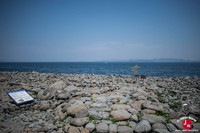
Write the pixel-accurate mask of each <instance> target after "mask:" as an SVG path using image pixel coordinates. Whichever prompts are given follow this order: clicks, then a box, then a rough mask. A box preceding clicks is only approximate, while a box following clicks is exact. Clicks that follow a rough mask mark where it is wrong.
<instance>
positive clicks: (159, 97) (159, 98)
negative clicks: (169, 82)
mask: <svg viewBox="0 0 200 133" xmlns="http://www.w3.org/2000/svg"><path fill="white" fill-rule="evenodd" d="M156 95H157V96H158V100H159V101H160V102H161V103H166V101H165V99H164V98H163V97H162V94H161V93H160V92H157V93H156Z"/></svg>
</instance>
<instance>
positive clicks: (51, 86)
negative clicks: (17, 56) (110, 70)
mask: <svg viewBox="0 0 200 133" xmlns="http://www.w3.org/2000/svg"><path fill="white" fill-rule="evenodd" d="M19 89H25V90H26V91H27V92H28V93H29V94H30V95H31V96H32V97H33V98H34V99H35V100H34V102H32V103H28V104H23V105H16V104H15V103H14V102H13V101H12V99H11V98H10V97H9V96H8V95H7V92H8V91H13V90H19ZM183 116H190V117H192V118H194V119H195V120H197V121H196V122H194V121H192V122H193V126H192V128H191V129H190V130H193V131H190V133H191V132H197V133H198V132H200V123H199V122H200V77H197V76H194V77H147V78H146V79H141V78H138V77H137V78H136V77H134V76H125V75H92V74H56V73H38V72H0V132H1V133H18V132H20V133H32V132H33V133H38V132H39V133H68V132H69V133H89V132H93V133H133V132H136V133H143V132H149V133H170V132H172V133H178V132H180V133H181V132H182V130H183V129H184V128H183V126H182V121H180V122H178V121H177V120H178V119H179V118H181V117H183ZM186 132H187V131H186ZM188 132H189V131H188Z"/></svg>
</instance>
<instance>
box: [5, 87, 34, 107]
mask: <svg viewBox="0 0 200 133" xmlns="http://www.w3.org/2000/svg"><path fill="white" fill-rule="evenodd" d="M8 95H9V96H10V97H11V98H12V99H13V100H14V101H15V103H16V104H22V103H26V102H30V101H33V100H34V99H33V98H32V97H31V96H30V95H29V94H28V93H27V92H26V91H25V90H17V91H10V92H8Z"/></svg>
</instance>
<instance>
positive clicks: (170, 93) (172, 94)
mask: <svg viewBox="0 0 200 133" xmlns="http://www.w3.org/2000/svg"><path fill="white" fill-rule="evenodd" d="M167 96H172V97H173V96H175V94H174V93H173V92H172V91H168V93H167Z"/></svg>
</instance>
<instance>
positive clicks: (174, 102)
mask: <svg viewBox="0 0 200 133" xmlns="http://www.w3.org/2000/svg"><path fill="white" fill-rule="evenodd" d="M181 105H182V102H176V101H173V102H171V103H169V107H170V108H179V107H181Z"/></svg>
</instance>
